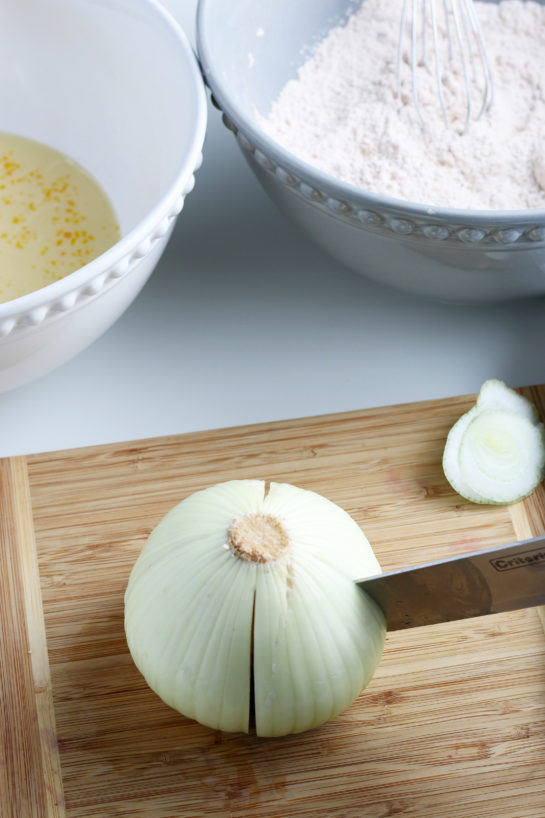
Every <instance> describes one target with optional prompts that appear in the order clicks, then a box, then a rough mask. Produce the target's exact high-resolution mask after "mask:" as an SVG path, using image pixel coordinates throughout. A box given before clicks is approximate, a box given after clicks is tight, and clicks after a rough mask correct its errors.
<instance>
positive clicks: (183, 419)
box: [0, 0, 545, 456]
mask: <svg viewBox="0 0 545 818" xmlns="http://www.w3.org/2000/svg"><path fill="white" fill-rule="evenodd" d="M165 5H166V6H167V7H168V8H169V9H170V10H171V11H172V12H173V13H174V14H175V16H176V17H177V18H178V19H179V21H180V22H181V23H182V25H183V26H184V28H185V29H186V31H187V32H188V34H190V35H191V33H192V28H193V15H194V9H195V6H196V0H165ZM544 350H545V299H536V300H533V301H527V302H518V303H511V304H502V305H487V306H458V305H447V304H438V303H432V302H426V301H423V300H419V299H416V298H413V297H411V296H408V295H405V294H403V293H398V292H394V291H391V290H387V289H384V288H381V287H379V286H378V285H376V284H374V283H372V282H370V281H367V280H366V279H364V278H362V277H361V276H359V275H357V274H356V273H352V272H351V271H349V270H347V269H346V268H343V267H342V266H341V265H340V264H338V263H337V262H335V261H333V260H331V259H329V258H328V257H326V256H325V255H324V254H323V253H322V252H321V251H319V250H318V249H317V248H316V247H315V246H314V245H313V244H311V243H310V242H309V241H308V240H307V239H306V238H305V237H304V236H302V235H301V234H300V233H299V232H298V231H297V230H296V228H295V227H293V226H292V225H291V223H290V222H288V221H287V220H286V218H285V217H284V216H283V215H281V214H280V212H279V211H277V209H276V208H275V206H274V205H273V204H272V203H271V202H270V200H269V199H268V197H267V195H266V194H265V193H264V191H262V190H261V188H260V187H259V185H258V183H257V182H256V180H255V178H254V177H253V175H252V173H251V171H250V170H249V168H248V167H247V165H246V163H245V160H244V158H243V156H242V154H241V152H240V150H239V148H238V146H237V145H236V143H235V140H234V139H233V136H232V134H230V133H229V132H228V131H227V130H226V129H225V128H224V127H223V125H222V123H221V117H220V114H219V113H218V111H216V110H215V109H213V108H212V107H211V106H210V109H209V126H208V135H207V140H206V143H205V149H204V163H203V166H202V168H201V170H200V171H199V172H198V174H197V183H196V187H195V190H194V191H193V192H192V193H191V194H190V195H189V196H188V198H187V200H186V204H185V208H184V211H183V212H182V214H181V216H180V218H179V220H178V223H177V225H176V228H175V231H174V234H173V236H172V239H171V241H170V244H169V246H168V248H167V250H166V252H165V254H164V256H163V258H162V260H161V262H160V263H159V266H158V267H157V269H156V270H155V272H154V273H153V274H152V277H151V279H150V281H149V282H148V284H147V285H146V287H145V288H144V290H143V291H142V293H141V294H140V295H139V296H138V298H137V299H136V301H135V302H134V303H133V305H132V306H131V307H130V308H129V310H128V311H127V312H126V313H125V314H124V315H123V316H122V317H121V318H120V320H119V321H118V322H117V323H116V324H115V325H114V326H113V327H112V328H111V329H110V330H109V331H108V332H107V333H106V334H105V335H104V336H103V337H102V338H100V339H99V340H98V341H96V342H95V343H94V344H93V346H91V347H90V348H89V349H87V350H86V351H85V352H83V353H81V354H80V355H79V356H78V357H77V358H75V359H73V360H72V361H71V362H69V363H68V364H65V365H64V366H63V367H61V368H60V369H57V370H56V371H55V372H53V373H51V374H49V375H47V376H45V377H43V378H42V379H41V380H39V381H36V382H35V383H33V384H30V385H28V386H24V387H21V388H19V389H18V390H15V391H13V392H8V393H5V394H2V395H0V428H1V430H2V433H1V434H0V456H7V455H13V454H25V453H31V452H38V451H48V450H52V449H64V448H71V447H75V446H85V445H92V444H96V443H108V442H115V441H122V440H134V439H139V438H145V437H150V436H158V435H164V434H172V433H180V432H187V431H193V430H200V429H210V428H216V427H222V426H233V425H239V424H245V423H256V422H263V421H265V422H266V421H270V420H277V419H282V418H290V417H300V416H306V415H317V414H321V413H324V412H336V411H344V410H350V409H360V408H364V407H369V406H378V405H383V404H390V403H401V402H406V401H413V400H420V399H427V398H436V397H445V396H449V395H455V394H460V393H466V392H475V391H477V390H478V388H479V386H480V385H481V383H482V382H483V381H484V380H486V379H487V378H490V377H498V378H502V379H503V380H505V381H506V382H507V383H508V384H509V385H510V386H521V385H524V384H533V383H543V382H545V353H544Z"/></svg>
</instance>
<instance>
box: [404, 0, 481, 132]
mask: <svg viewBox="0 0 545 818" xmlns="http://www.w3.org/2000/svg"><path fill="white" fill-rule="evenodd" d="M438 6H440V7H442V12H441V11H438V9H437V7H438ZM441 24H442V32H444V38H443V39H444V41H446V47H445V48H444V49H443V51H444V53H442V50H441V48H440V43H439V39H440V38H439V30H440V28H439V27H440V26H441ZM407 38H408V39H409V43H408V60H407V61H408V62H409V66H410V71H411V85H412V98H413V102H414V105H415V108H416V111H417V113H418V117H419V119H420V122H421V123H422V125H424V116H423V114H422V109H421V105H420V103H419V69H420V68H422V67H424V68H425V67H430V68H431V66H432V62H433V64H434V73H435V80H436V84H437V92H438V97H439V105H440V108H441V114H442V117H443V120H444V122H445V125H446V126H447V127H448V126H449V118H448V112H447V104H446V101H445V94H444V87H443V86H444V80H445V76H446V72H445V65H447V66H448V65H449V64H450V66H451V67H452V65H453V64H454V62H455V61H457V63H458V66H460V67H461V75H460V81H461V82H462V83H463V93H464V95H465V123H464V126H463V132H465V131H466V130H467V127H468V124H469V121H470V119H471V117H472V103H473V102H474V99H473V100H472V89H473V96H474V97H475V93H476V92H477V95H478V96H477V99H478V106H477V107H478V110H477V113H476V116H474V118H475V119H479V117H481V116H482V115H483V113H484V112H485V111H486V110H488V109H489V108H490V106H491V105H492V101H493V96H494V83H493V77H492V70H491V68H490V63H489V60H488V55H487V51H486V45H485V42H484V37H483V34H482V31H481V27H480V25H479V21H478V19H477V15H476V14H475V9H474V7H473V0H403V8H402V11H401V23H400V33H399V45H398V51H397V95H398V98H401V71H402V63H403V55H404V53H405V47H406V40H407ZM428 38H431V48H429V46H428ZM430 51H431V54H430ZM443 58H444V59H443ZM479 97H480V99H479Z"/></svg>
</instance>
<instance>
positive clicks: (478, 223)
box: [197, 0, 545, 246]
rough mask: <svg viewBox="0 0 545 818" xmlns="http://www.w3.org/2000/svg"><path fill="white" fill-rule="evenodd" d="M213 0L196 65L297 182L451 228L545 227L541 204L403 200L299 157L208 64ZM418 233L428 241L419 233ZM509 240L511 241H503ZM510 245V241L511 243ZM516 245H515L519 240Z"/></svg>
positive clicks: (201, 21)
mask: <svg viewBox="0 0 545 818" xmlns="http://www.w3.org/2000/svg"><path fill="white" fill-rule="evenodd" d="M214 2H215V0H199V3H198V7H197V52H198V58H199V61H200V65H201V71H202V74H203V77H204V79H205V82H206V84H207V85H208V87H209V89H210V91H211V93H212V96H213V101H214V102H215V103H216V105H217V107H219V108H220V110H221V111H223V113H224V114H225V115H226V116H227V118H228V120H230V121H231V122H232V124H233V125H234V126H235V128H236V130H237V131H240V133H241V134H242V135H243V136H244V137H245V139H246V140H247V141H248V142H249V143H250V146H251V149H252V150H254V151H255V150H258V151H261V153H263V154H264V155H265V156H266V157H267V158H269V159H271V160H272V161H273V162H274V163H275V164H276V165H278V166H279V167H281V168H283V169H284V170H286V171H287V172H288V173H289V174H291V175H292V176H293V177H295V179H296V180H297V181H298V182H304V183H306V184H308V185H310V186H311V187H313V188H315V189H316V190H317V191H318V192H319V193H320V194H322V195H324V196H325V197H330V198H332V199H338V200H339V201H341V202H345V203H346V204H348V205H349V206H350V207H352V208H353V209H361V210H371V211H373V210H374V211H378V212H379V213H381V214H384V213H388V214H395V215H397V216H399V218H401V219H403V218H406V219H408V220H410V219H414V220H416V222H417V223H419V224H422V223H429V222H430V221H431V222H433V223H434V224H437V225H445V226H449V227H451V228H453V229H456V228H459V227H460V226H467V227H475V228H480V229H485V228H486V229H487V230H490V229H491V228H493V229H494V230H503V231H508V230H510V229H513V230H517V229H519V230H520V228H522V227H524V228H526V230H528V229H530V228H534V229H538V230H541V229H545V207H542V208H527V209H523V210H468V209H465V208H455V207H446V206H435V205H427V204H424V203H420V202H408V201H405V200H403V199H397V198H394V197H393V196H388V195H386V194H382V193H374V192H372V191H369V190H366V189H363V188H360V187H358V186H357V185H354V184H351V183H350V182H345V181H342V180H340V179H337V178H336V177H335V176H331V175H330V174H328V173H325V172H324V171H322V170H320V169H319V168H316V167H315V166H314V165H311V164H310V163H308V162H305V161H304V160H302V159H299V158H298V157H297V156H295V155H294V154H293V153H291V152H290V151H288V150H287V149H286V148H284V147H282V145H280V144H279V143H278V142H276V141H275V140H274V139H273V138H272V137H270V136H269V135H268V134H266V133H264V131H262V130H261V129H260V128H259V125H258V124H257V123H256V121H255V119H254V118H252V117H251V116H249V115H247V113H246V112H245V110H243V109H242V108H241V106H239V105H238V104H237V103H236V102H234V101H233V99H232V97H231V95H230V93H229V87H228V84H227V83H226V82H225V80H224V78H223V77H222V76H221V73H220V72H219V71H218V72H216V71H215V70H214V51H213V49H211V48H210V46H209V42H208V34H207V20H208V17H210V18H213V16H214V12H215V13H216V16H217V7H216V8H215V9H214ZM421 238H423V239H424V240H426V241H433V239H431V238H429V237H428V236H426V235H425V234H421ZM508 244H509V245H510V246H513V245H512V243H511V242H509V243H508ZM515 246H516V243H515ZM519 246H520V245H519Z"/></svg>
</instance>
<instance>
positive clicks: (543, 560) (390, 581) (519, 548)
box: [357, 536, 545, 630]
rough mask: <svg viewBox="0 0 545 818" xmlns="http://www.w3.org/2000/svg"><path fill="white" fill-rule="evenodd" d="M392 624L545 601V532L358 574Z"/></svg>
mask: <svg viewBox="0 0 545 818" xmlns="http://www.w3.org/2000/svg"><path fill="white" fill-rule="evenodd" d="M357 584H358V585H359V587H360V588H361V589H362V590H363V591H365V592H366V593H368V594H369V595H370V596H371V597H372V598H373V599H374V600H375V602H377V603H378V605H379V606H380V607H381V608H382V610H383V611H384V614H385V616H386V626H387V629H388V630H402V629H404V628H415V627H419V626H421V625H435V624H438V623H439V622H452V621H454V620H457V619H467V618H469V617H474V616H484V615H485V614H493V613H500V612H503V611H514V610H518V609H520V608H531V607H533V606H536V605H544V604H545V536H540V537H534V538H532V539H529V540H524V541H522V542H517V543H511V544H509V545H502V546H498V547H495V548H487V549H484V550H482V551H473V552H471V553H468V554H464V555H462V556H460V557H449V558H448V559H444V560H437V561H435V562H428V563H424V564H422V565H416V566H413V567H411V568H405V569H402V570H399V571H389V572H387V573H384V574H379V575H378V576H374V577H370V578H367V579H362V580H359V581H358V583H357Z"/></svg>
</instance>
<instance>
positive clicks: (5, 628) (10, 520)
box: [0, 457, 65, 818]
mask: <svg viewBox="0 0 545 818" xmlns="http://www.w3.org/2000/svg"><path fill="white" fill-rule="evenodd" d="M0 596H1V598H2V602H3V604H2V605H1V606H0V726H1V733H0V815H1V816H2V818H65V806H64V796H63V786H62V774H61V765H60V755H59V749H58V744H57V736H56V728H55V712H54V705H53V694H52V686H51V676H50V669H49V658H48V654H47V645H46V635H45V623H44V615H43V607H42V594H41V587H40V575H39V569H38V557H37V550H36V542H35V537H34V525H33V520H32V505H31V499H30V488H29V482H28V474H27V465H26V458H24V457H13V458H5V459H0Z"/></svg>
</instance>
